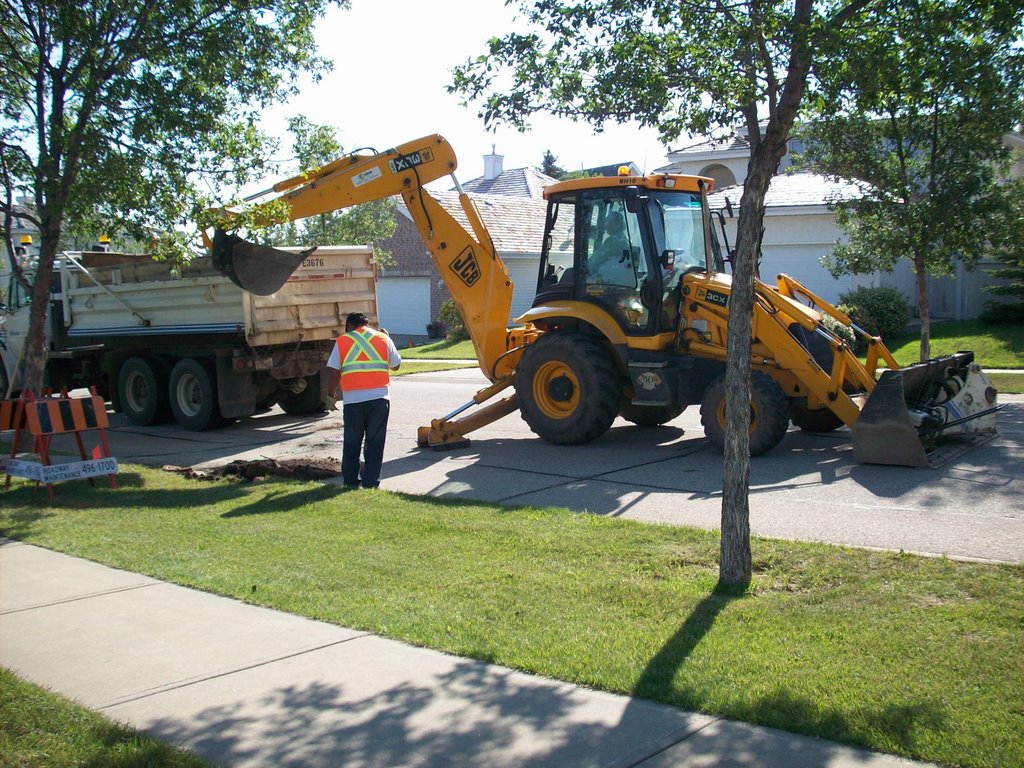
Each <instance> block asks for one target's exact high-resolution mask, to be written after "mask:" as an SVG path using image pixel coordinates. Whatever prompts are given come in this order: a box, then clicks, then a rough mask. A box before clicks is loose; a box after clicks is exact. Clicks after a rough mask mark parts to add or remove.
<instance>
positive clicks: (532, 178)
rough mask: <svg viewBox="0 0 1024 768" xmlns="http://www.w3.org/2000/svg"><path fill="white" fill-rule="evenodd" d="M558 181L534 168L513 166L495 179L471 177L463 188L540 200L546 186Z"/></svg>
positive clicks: (484, 193)
mask: <svg viewBox="0 0 1024 768" xmlns="http://www.w3.org/2000/svg"><path fill="white" fill-rule="evenodd" d="M557 181H558V179H555V178H552V177H551V176H548V175H547V174H545V173H541V172H540V171H537V170H535V169H533V168H512V169H510V170H507V171H503V172H502V173H501V174H500V175H499V176H496V177H495V178H493V179H487V178H484V177H483V176H480V177H478V178H475V179H471V180H470V181H467V182H464V183H463V184H462V188H463V189H464V190H466V191H467V192H469V193H471V194H481V195H511V196H514V197H527V198H534V199H537V200H539V199H540V198H541V197H542V195H543V190H544V187H546V186H548V185H549V184H554V183H555V182H557Z"/></svg>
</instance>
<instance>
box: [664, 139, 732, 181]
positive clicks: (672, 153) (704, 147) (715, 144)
mask: <svg viewBox="0 0 1024 768" xmlns="http://www.w3.org/2000/svg"><path fill="white" fill-rule="evenodd" d="M749 154H750V139H749V138H748V137H747V136H746V135H745V134H738V133H737V134H733V135H732V136H727V137H725V138H722V139H704V140H702V141H698V142H697V143H695V144H689V145H687V146H685V147H679V148H678V149H672V150H669V153H668V158H669V160H672V161H673V162H671V163H669V164H668V165H666V166H663V167H662V168H658V169H657V172H658V173H674V172H675V169H676V165H677V163H680V162H685V161H690V162H693V160H694V159H698V158H711V157H714V156H715V155H718V156H723V155H730V156H734V157H745V156H748V155H749Z"/></svg>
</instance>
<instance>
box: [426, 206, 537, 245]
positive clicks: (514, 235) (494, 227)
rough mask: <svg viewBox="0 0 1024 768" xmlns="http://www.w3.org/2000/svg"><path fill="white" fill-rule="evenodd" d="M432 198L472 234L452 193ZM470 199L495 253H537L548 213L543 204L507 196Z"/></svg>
mask: <svg viewBox="0 0 1024 768" xmlns="http://www.w3.org/2000/svg"><path fill="white" fill-rule="evenodd" d="M434 197H435V198H437V201H438V202H439V203H440V204H441V205H442V206H443V207H444V209H445V210H446V211H448V212H449V213H450V214H451V215H452V217H453V218H454V219H455V220H456V221H457V222H459V224H461V225H462V226H463V227H465V228H466V229H467V230H468V231H472V228H471V227H470V225H469V219H468V218H467V217H466V213H465V211H463V210H462V205H461V203H459V196H458V195H457V194H456V193H455V192H435V193H434ZM470 197H471V199H472V200H473V202H474V203H475V204H476V208H477V211H479V213H480V218H481V219H483V222H484V224H485V225H486V226H487V229H488V231H489V232H490V233H491V239H493V240H494V247H495V248H497V249H498V253H501V254H505V253H540V246H541V241H542V239H543V237H544V216H545V211H546V210H547V204H546V203H545V202H544V201H543V200H538V199H533V198H527V197H512V196H509V195H470Z"/></svg>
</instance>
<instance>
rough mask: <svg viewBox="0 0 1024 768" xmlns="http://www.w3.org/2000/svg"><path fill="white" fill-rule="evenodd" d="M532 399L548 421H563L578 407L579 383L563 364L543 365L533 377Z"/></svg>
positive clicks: (552, 362) (553, 362)
mask: <svg viewBox="0 0 1024 768" xmlns="http://www.w3.org/2000/svg"><path fill="white" fill-rule="evenodd" d="M533 399H534V402H536V403H537V407H538V408H539V409H540V410H541V412H542V413H543V414H544V415H545V416H547V417H548V418H549V419H564V418H566V417H568V416H570V415H571V414H572V413H573V411H575V410H576V408H577V407H578V406H579V402H580V383H579V380H578V379H577V378H576V374H575V373H574V372H573V370H572V368H570V367H569V366H567V365H566V364H565V363H562V362H558V361H551V362H548V363H544V364H543V365H542V366H541V367H540V368H539V369H538V370H537V373H536V375H534V377H533Z"/></svg>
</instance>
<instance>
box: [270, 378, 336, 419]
mask: <svg viewBox="0 0 1024 768" xmlns="http://www.w3.org/2000/svg"><path fill="white" fill-rule="evenodd" d="M305 381H306V388H305V389H304V390H302V391H301V392H298V393H292V392H289V393H288V394H287V395H285V396H284V397H281V398H280V399H279V400H278V401H277V404H278V405H280V406H281V410H282V411H284V412H285V413H287V414H288V415H289V416H312V415H313V414H316V413H323V412H324V410H326V409H325V408H324V401H323V398H322V397H320V374H319V373H315V374H313V375H312V376H307V377H306V379H305Z"/></svg>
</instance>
